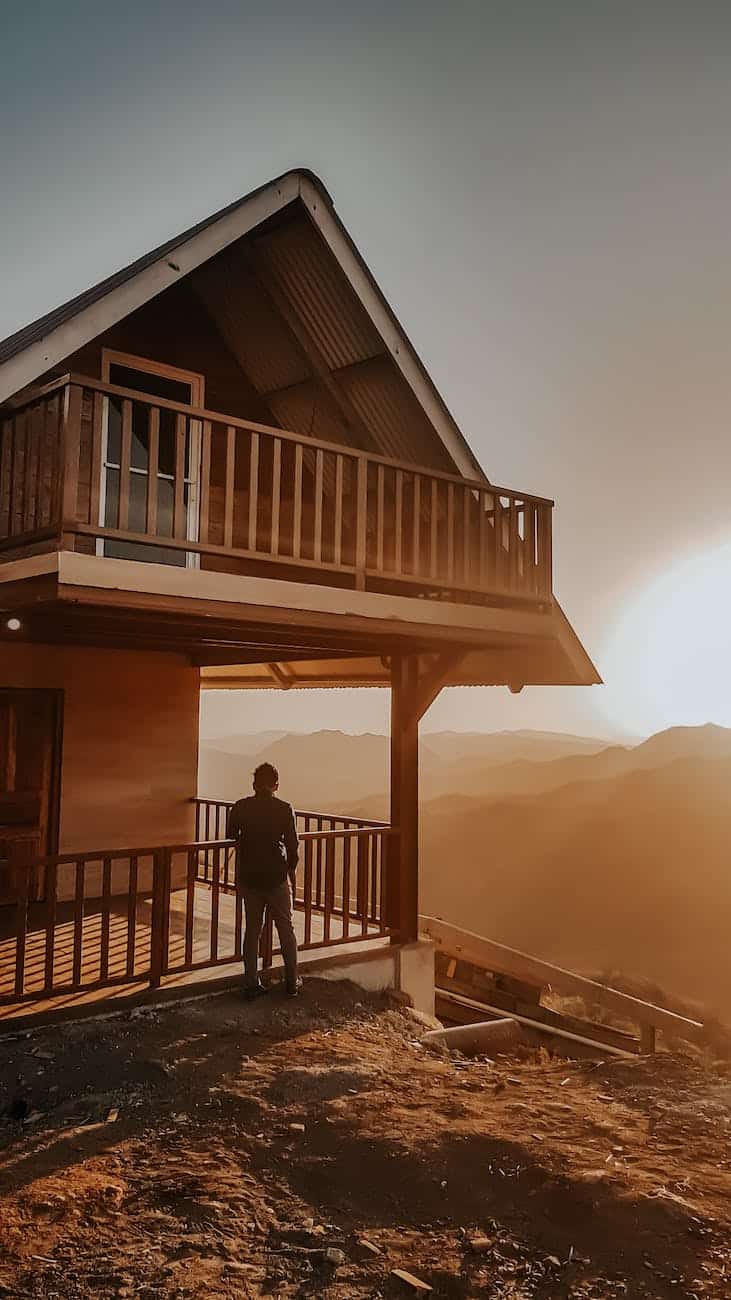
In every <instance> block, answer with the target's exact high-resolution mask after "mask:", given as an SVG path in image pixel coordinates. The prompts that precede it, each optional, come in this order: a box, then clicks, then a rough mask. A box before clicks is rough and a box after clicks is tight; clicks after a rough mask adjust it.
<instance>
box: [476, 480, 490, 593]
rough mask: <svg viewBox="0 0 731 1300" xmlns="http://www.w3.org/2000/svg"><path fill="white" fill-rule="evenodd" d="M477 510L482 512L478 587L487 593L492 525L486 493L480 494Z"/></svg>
mask: <svg viewBox="0 0 731 1300" xmlns="http://www.w3.org/2000/svg"><path fill="white" fill-rule="evenodd" d="M477 508H478V510H479V512H480V522H479V529H480V531H479V542H478V546H479V556H478V568H477V586H478V588H479V590H480V591H485V590H486V589H488V588H489V579H488V563H489V561H488V553H487V552H488V535H489V532H490V525H489V523H488V520H487V498H486V497H485V494H484V492H479V493H478V496H477Z"/></svg>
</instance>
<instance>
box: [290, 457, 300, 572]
mask: <svg viewBox="0 0 731 1300" xmlns="http://www.w3.org/2000/svg"><path fill="white" fill-rule="evenodd" d="M292 513H293V517H292V555H293V557H294V559H295V560H299V559H300V558H301V556H302V443H301V442H298V443H296V444H295V448H294V504H293V508H292Z"/></svg>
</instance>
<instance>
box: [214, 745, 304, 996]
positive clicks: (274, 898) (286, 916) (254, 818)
mask: <svg viewBox="0 0 731 1300" xmlns="http://www.w3.org/2000/svg"><path fill="white" fill-rule="evenodd" d="M278 789H279V773H278V772H277V769H276V767H273V766H272V764H271V763H261V764H260V765H259V767H257V769H256V771H255V772H254V793H253V795H250V796H249V798H248V799H239V800H238V802H237V803H235V804H234V806H233V808H232V809H231V811H230V812H229V815H228V820H227V823H226V836H227V838H228V839H230V840H235V841H236V849H237V861H236V865H237V885H238V888H239V890H240V891H241V894H242V897H243V900H244V911H245V913H246V932H245V935H244V996H245V997H247V998H256V997H259V995H260V994H262V993H265V992H266V989H265V988H264V987H263V986H262V985H261V984H260V982H259V974H258V961H259V941H260V939H261V932H262V928H263V925H264V914H265V912H266V911H267V910H268V911H269V913H270V915H271V917H272V919H273V921H274V924H275V926H276V927H277V934H278V935H279V945H280V947H281V949H282V957H283V958H284V978H285V988H286V991H287V994H288V995H289V997H296V996H297V994H298V993H299V991H300V989H301V988H302V980H301V979H300V978H299V976H298V974H297V939H296V936H295V933H294V926H293V925H292V901H293V898H294V887H295V875H296V871H297V858H298V855H299V845H298V841H297V830H296V827H295V821H294V812H293V811H292V805H291V804H288V803H285V802H284V800H283V799H277V797H276V792H277V790H278ZM290 882H291V889H290Z"/></svg>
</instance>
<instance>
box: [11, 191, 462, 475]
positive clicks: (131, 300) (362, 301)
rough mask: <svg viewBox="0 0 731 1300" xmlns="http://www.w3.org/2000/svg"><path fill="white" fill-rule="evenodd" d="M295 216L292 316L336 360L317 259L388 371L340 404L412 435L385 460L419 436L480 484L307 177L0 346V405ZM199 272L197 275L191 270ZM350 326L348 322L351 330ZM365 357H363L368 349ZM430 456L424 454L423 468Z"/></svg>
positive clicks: (148, 258) (217, 221)
mask: <svg viewBox="0 0 731 1300" xmlns="http://www.w3.org/2000/svg"><path fill="white" fill-rule="evenodd" d="M294 208H297V209H298V210H299V212H300V213H301V215H302V216H306V219H307V221H306V224H307V229H308V232H309V234H308V238H310V239H312V238H313V234H312V232H316V236H315V239H316V243H317V250H316V251H317V258H316V259H314V260H313V261H312V263H311V265H310V266H309V268H307V269H306V270H305V271H303V270H302V268H298V267H297V265H296V260H297V259H296V256H294V257H293V256H291V255H290V257H289V265H288V266H286V267H285V268H284V274H285V275H288V276H290V277H291V278H292V280H293V282H294V281H295V280H296V277H297V273H298V270H299V273H300V278H301V281H302V283H303V284H304V290H303V289H302V284H300V285H299V286H298V285H297V284H296V283H294V289H293V292H295V293H299V295H300V297H299V301H298V303H297V304H296V308H297V309H298V310H300V311H302V312H309V313H310V318H311V322H312V326H311V328H313V329H314V330H317V329H320V330H322V331H326V330H327V329H328V328H329V329H330V330H331V333H332V340H331V343H330V351H331V352H332V354H333V358H334V361H333V364H334V363H335V361H337V352H338V346H337V338H338V335H340V337H342V336H343V334H346V335H347V332H348V330H347V326H348V323H349V322H348V321H347V320H346V317H345V314H344V313H345V304H344V302H340V303H338V304H337V307H338V309H339V310H338V311H335V312H333V313H332V316H331V318H330V319H328V315H327V311H326V307H327V303H324V304H323V302H322V295H320V298H319V299H318V296H317V293H318V289H319V283H318V281H319V272H320V271H322V272H323V273H324V272H325V271H326V263H325V261H324V260H323V259H324V258H325V257H327V265H328V266H332V268H333V270H335V271H337V272H338V275H340V278H341V279H342V276H344V277H345V278H346V280H347V283H348V286H349V289H348V292H349V294H350V295H351V301H352V302H353V304H354V305H353V311H355V310H356V308H357V311H358V313H360V315H361V317H362V313H363V312H365V313H366V315H367V318H368V322H369V325H368V328H369V329H370V331H371V333H372V338H377V339H378V348H379V349H381V353H382V359H383V361H384V362H387V363H388V366H389V375H388V377H387V380H388V382H385V381H384V377H383V375H381V379H380V386H379V384H377V383H374V382H371V384H370V387H368V386H367V384H366V383H365V381H362V382H361V381H360V380H359V383H360V386H357V385H355V384H353V394H354V396H353V398H352V399H351V397H350V395H349V394H347V393H346V395H345V398H344V400H347V402H348V403H349V409H350V410H351V411H354V412H356V415H357V413H358V411H359V412H360V413H361V419H362V421H363V423H364V424H367V423H368V422H369V418H370V419H372V420H374V421H377V420H378V418H379V410H378V408H379V407H380V418H381V420H382V421H383V423H384V425H385V423H386V422H390V425H391V427H393V428H395V429H396V430H398V425H399V420H400V421H401V423H402V424H403V425H404V427H405V426H407V425H409V424H411V426H412V428H413V429H415V431H416V432H415V433H414V434H412V438H411V444H410V445H407V444H406V442H404V444H403V446H402V448H400V449H399V448H396V447H395V448H393V450H392V451H391V454H395V455H399V452H400V455H401V458H402V459H404V460H420V459H421V458H420V457H419V456H417V455H416V454H414V438H416V439H417V442H418V440H422V441H423V440H424V439H425V438H426V437H427V434H428V437H429V438H431V440H432V441H433V442H434V444H435V445H436V446H437V447H438V448H439V454H440V455H441V456H444V455H445V454H446V457H447V458H448V462H449V464H450V465H453V466H454V467H455V468H456V470H457V471H458V472H459V473H461V474H463V475H465V476H466V477H468V478H479V479H482V480H483V481H486V475H485V473H484V471H483V470H482V468H481V466H480V464H479V462H478V461H477V459H476V457H475V456H474V454H473V452H472V451H471V449H470V447H469V446H468V444H467V442H466V440H465V438H464V437H463V435H462V433H461V431H460V429H459V428H458V426H457V424H456V422H455V420H454V419H453V417H452V415H451V414H450V412H449V410H448V409H447V406H446V405H445V403H444V401H443V399H442V398H441V396H440V394H439V393H438V392H437V390H436V388H435V386H434V384H433V383H432V381H431V379H430V377H429V375H428V373H427V371H426V368H425V367H424V365H423V363H422V362H421V360H420V359H419V357H418V355H417V353H416V352H415V350H414V348H413V346H412V345H411V343H410V342H409V339H408V337H407V336H406V333H405V331H404V330H403V328H402V326H401V324H400V323H399V321H398V319H397V318H396V315H395V314H394V312H393V311H392V310H391V308H390V307H389V305H388V303H387V302H386V299H385V298H384V296H383V294H382V293H381V291H380V289H379V288H378V286H377V284H376V282H375V280H374V278H373V276H372V274H371V272H370V271H369V269H368V267H367V266H366V264H365V262H364V260H363V258H362V257H361V256H360V254H359V252H358V250H357V249H356V247H355V245H354V243H353V241H352V239H351V238H350V236H349V234H348V232H347V231H346V229H345V227H344V226H343V224H342V222H341V221H340V220H339V218H338V216H337V214H336V212H335V210H334V207H333V204H332V200H331V198H330V196H329V194H328V192H327V190H326V188H325V186H324V185H323V184H322V182H321V181H320V180H318V178H317V177H316V176H314V175H313V174H312V173H311V172H309V171H306V170H295V171H290V172H287V173H285V174H284V175H283V176H280V177H278V178H277V179H276V180H273V181H270V182H269V183H268V184H266V185H263V186H261V187H259V188H258V189H256V190H253V191H252V192H251V193H250V194H247V195H245V196H244V197H243V198H240V199H237V200H236V202H234V203H231V204H229V205H228V206H227V207H225V208H223V209H221V210H220V211H218V212H216V213H214V214H213V215H212V216H210V217H208V218H207V219H206V220H205V221H202V222H199V223H198V224H197V225H195V226H193V227H191V228H190V229H189V230H186V231H185V232H183V234H181V235H178V236H176V237H175V238H174V239H170V240H168V241H166V242H165V243H164V244H161V245H160V246H159V247H157V248H155V249H153V250H152V251H151V252H150V253H147V254H145V256H144V257H141V258H138V259H137V260H136V261H135V262H133V263H131V264H130V265H129V266H127V267H125V268H124V269H123V270H120V271H117V272H116V273H115V274H114V275H111V276H109V277H108V278H107V279H105V280H102V281H100V283H99V284H96V285H94V286H93V287H92V288H89V289H87V290H85V291H84V292H83V293H81V294H79V295H78V296H77V297H75V298H72V299H71V300H70V301H69V302H66V303H64V304H63V305H62V306H60V307H57V308H56V309H55V310H54V311H51V312H49V313H47V314H46V315H45V316H42V317H40V318H39V319H38V320H36V321H34V322H33V323H32V324H30V325H27V326H25V328H23V329H21V330H19V331H17V332H16V333H15V334H12V335H10V336H9V337H8V338H6V339H5V340H4V341H2V342H0V402H2V401H4V400H6V399H7V398H9V397H11V396H13V395H14V394H15V393H17V392H19V391H20V390H21V389H23V388H25V387H27V385H29V384H32V383H34V382H35V381H37V380H38V379H40V378H41V377H42V376H44V375H47V374H48V373H49V372H50V371H52V370H53V368H54V367H57V366H58V365H59V364H60V363H62V362H63V361H64V359H65V358H67V357H69V356H70V355H72V354H73V353H74V352H75V351H77V350H78V349H80V348H81V347H83V346H84V345H85V344H86V343H88V342H89V341H90V340H91V339H93V338H96V337H97V336H99V335H100V334H102V333H103V332H104V331H105V330H107V329H109V328H111V327H112V326H114V325H115V324H116V323H117V322H118V321H120V320H122V319H123V318H124V317H126V316H129V315H131V313H133V312H134V311H136V310H138V309H139V308H141V307H143V306H144V305H145V304H146V303H149V302H151V300H152V299H154V298H156V297H157V296H158V295H160V294H162V293H164V292H165V291H166V290H167V289H170V288H171V287H172V286H174V285H175V284H177V283H179V282H180V281H181V280H182V279H184V278H185V277H189V276H191V275H193V273H195V272H198V274H199V279H200V278H201V277H202V284H203V289H204V291H205V287H206V278H208V279H209V280H210V277H211V275H212V274H213V275H215V267H216V261H215V259H216V258H219V260H220V257H221V255H222V254H223V253H224V251H225V250H227V249H231V248H232V246H233V245H234V244H236V243H237V241H240V240H241V239H242V237H244V236H247V235H249V234H252V233H256V232H258V231H259V230H263V231H267V230H269V229H270V228H271V227H272V226H273V225H274V224H276V221H277V219H278V217H281V214H283V213H284V212H285V211H286V210H288V209H289V210H290V211H292V210H294ZM208 264H210V265H208ZM203 267H205V268H206V269H205V271H202V270H200V268H203ZM276 270H277V268H275V271H276ZM340 273H342V274H340ZM308 274H309V280H308V279H307V275H308ZM219 279H220V277H219ZM310 292H311V293H312V298H311V300H310V301H309V302H306V301H304V296H307V295H308V294H309V293H310ZM303 295H304V296H303ZM356 325H357V322H356V321H355V318H353V327H354V331H355V327H356ZM344 326H345V328H344ZM362 333H363V329H362V327H361V334H362ZM323 349H324V351H325V352H327V351H328V339H327V337H325V335H324V334H323ZM371 350H373V349H371ZM365 351H366V353H367V351H368V349H367V348H365ZM353 355H354V356H357V357H358V362H357V364H360V363H361V360H365V361H368V360H371V361H374V362H378V361H379V360H380V359H381V357H379V356H372V357H369V356H367V355H366V356H365V357H363V356H362V355H361V354H358V353H356V352H354V353H353ZM352 368H353V367H352V366H351V369H352ZM340 369H341V371H342V372H345V371H347V370H348V366H347V365H342V364H341V366H340ZM325 379H327V376H325ZM343 382H344V381H343ZM397 388H398V390H399V391H396V389H397ZM290 402H291V398H290ZM356 408H357V410H356ZM288 414H289V408H287V407H285V412H284V415H282V416H279V415H278V416H277V422H278V423H281V424H283V425H284V426H285V427H291V423H290V420H289V419H288ZM417 417H418V418H417ZM381 450H383V448H381ZM433 457H434V453H433V452H432V463H433ZM425 463H429V462H428V461H425Z"/></svg>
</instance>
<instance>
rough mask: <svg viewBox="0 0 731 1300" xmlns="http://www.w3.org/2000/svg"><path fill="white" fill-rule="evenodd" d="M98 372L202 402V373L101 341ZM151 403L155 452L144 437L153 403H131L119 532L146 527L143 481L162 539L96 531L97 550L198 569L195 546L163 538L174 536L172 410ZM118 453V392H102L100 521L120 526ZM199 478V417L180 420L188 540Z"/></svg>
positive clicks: (170, 397)
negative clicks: (122, 519)
mask: <svg viewBox="0 0 731 1300" xmlns="http://www.w3.org/2000/svg"><path fill="white" fill-rule="evenodd" d="M102 379H103V381H104V382H105V383H109V384H115V385H117V386H118V387H121V388H127V389H131V390H133V391H135V392H139V393H140V394H145V395H146V396H148V397H152V398H155V397H161V398H164V399H166V400H167V401H173V402H180V403H181V404H182V405H184V406H193V407H201V406H202V405H203V400H204V380H203V376H202V375H200V374H196V373H195V372H193V371H189V370H179V369H177V368H176V367H173V366H166V365H163V364H162V363H160V362H157V361H149V360H147V359H146V358H143V357H136V356H132V355H130V354H128V353H123V352H112V351H109V350H108V349H106V348H105V349H104V350H103V352H102ZM156 409H157V411H158V422H157V439H156V452H155V450H154V449H153V448H154V440H151V432H152V418H151V410H152V408H151V407H150V405H148V404H147V403H146V402H144V401H139V402H135V401H133V402H132V418H131V430H130V437H129V465H128V467H125V470H126V469H127V468H128V470H129V476H128V493H127V503H126V513H127V520H126V527H125V529H124V531H126V532H133V533H140V534H145V533H146V532H147V507H148V499H149V494H150V488H151V486H154V489H155V492H154V495H155V502H156V505H155V519H156V524H155V535H156V536H157V537H159V538H160V539H161V541H162V545H159V546H158V545H155V546H150V545H143V544H142V542H141V541H140V542H134V541H118V540H117V539H116V538H100V539H99V541H98V543H97V554H100V555H107V556H111V557H113V558H116V559H123V560H141V561H143V562H144V561H146V562H147V563H148V564H173V565H177V566H179V567H187V568H197V567H198V564H199V558H200V557H199V556H198V555H197V553H196V552H195V551H185V550H182V549H179V548H177V547H172V546H170V547H167V546H165V545H164V539H165V537H170V538H172V537H173V516H174V503H175V487H176V460H177V451H178V448H177V415H176V412H175V411H171V410H169V409H168V408H167V407H164V406H161V407H158V408H156ZM151 451H152V457H151ZM122 455H123V433H122V399H121V398H119V397H115V396H112V395H108V396H107V397H105V399H104V428H103V436H102V467H101V484H100V494H99V502H100V509H99V522H100V524H101V525H102V526H103V527H105V528H118V527H119V513H120V511H119V506H120V488H121V484H122V471H123V467H122ZM125 459H126V458H125ZM153 476H154V483H153V481H152V480H153ZM199 478H200V422H199V421H197V420H191V419H186V421H185V445H184V453H183V484H182V493H183V507H184V511H185V537H186V540H188V541H191V542H195V541H197V540H198V518H199V514H198V512H199V503H200V482H199Z"/></svg>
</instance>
